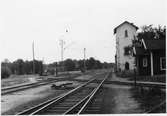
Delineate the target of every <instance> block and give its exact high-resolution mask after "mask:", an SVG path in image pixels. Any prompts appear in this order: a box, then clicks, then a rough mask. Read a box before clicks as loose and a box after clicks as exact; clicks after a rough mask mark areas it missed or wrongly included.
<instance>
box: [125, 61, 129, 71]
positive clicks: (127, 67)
mask: <svg viewBox="0 0 167 116" xmlns="http://www.w3.org/2000/svg"><path fill="white" fill-rule="evenodd" d="M125 70H129V63H128V62H126V63H125Z"/></svg>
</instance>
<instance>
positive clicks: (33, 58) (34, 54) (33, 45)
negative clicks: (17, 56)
mask: <svg viewBox="0 0 167 116" xmlns="http://www.w3.org/2000/svg"><path fill="white" fill-rule="evenodd" d="M32 54H33V74H35V52H34V41H33V43H32Z"/></svg>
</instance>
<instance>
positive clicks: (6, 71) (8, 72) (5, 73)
mask: <svg viewBox="0 0 167 116" xmlns="http://www.w3.org/2000/svg"><path fill="white" fill-rule="evenodd" d="M10 75H11V70H10V69H9V68H8V67H3V66H2V67H1V78H8V77H9V76H10Z"/></svg>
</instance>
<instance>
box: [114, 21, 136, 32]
mask: <svg viewBox="0 0 167 116" xmlns="http://www.w3.org/2000/svg"><path fill="white" fill-rule="evenodd" d="M125 23H127V24H130V25H132V26H133V27H135V28H136V30H137V29H138V27H137V26H136V25H134V24H133V23H130V22H128V21H124V22H123V23H121V24H120V25H118V26H117V27H115V28H114V34H115V33H116V31H117V28H118V27H120V26H122V25H123V24H125Z"/></svg>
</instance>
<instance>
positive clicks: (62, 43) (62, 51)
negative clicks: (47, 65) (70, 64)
mask: <svg viewBox="0 0 167 116" xmlns="http://www.w3.org/2000/svg"><path fill="white" fill-rule="evenodd" d="M64 44H65V42H64V40H63V39H62V40H60V46H61V61H62V67H63V70H64V63H63V60H64V59H63V57H64Z"/></svg>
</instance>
